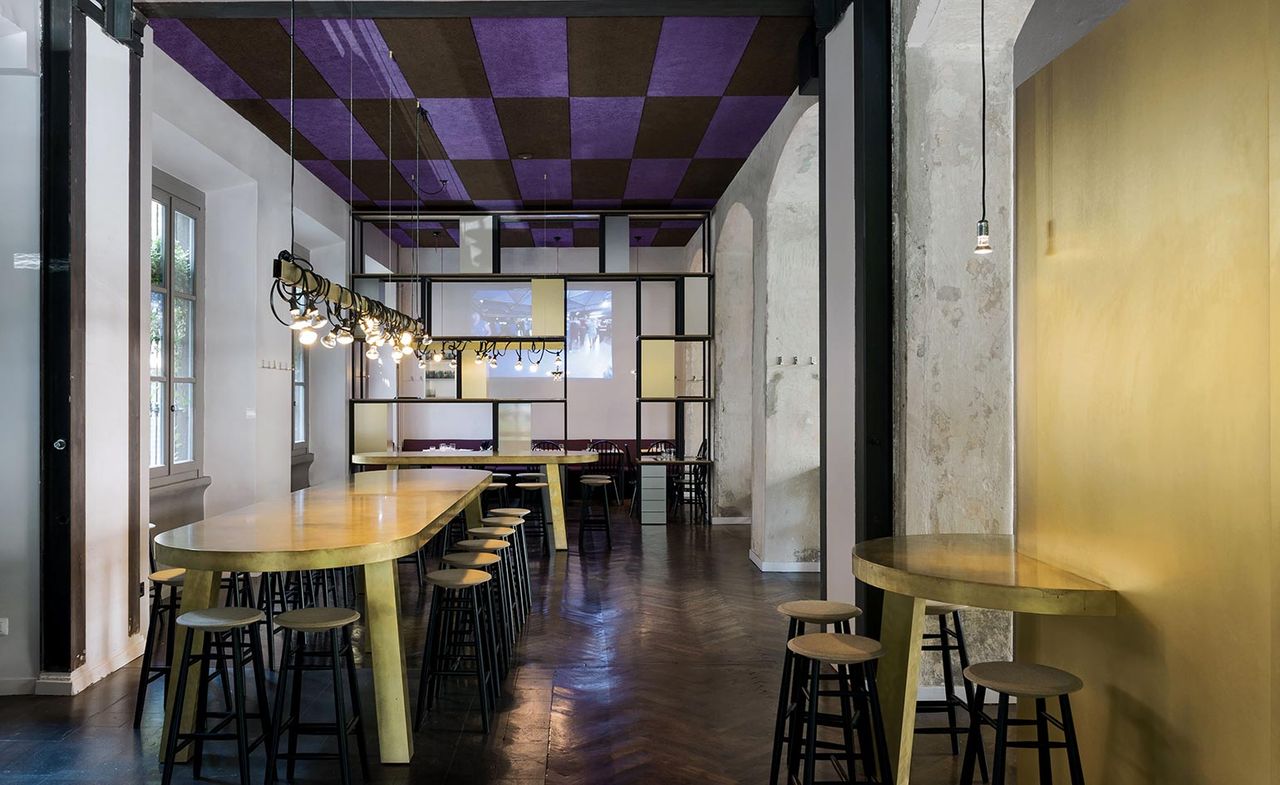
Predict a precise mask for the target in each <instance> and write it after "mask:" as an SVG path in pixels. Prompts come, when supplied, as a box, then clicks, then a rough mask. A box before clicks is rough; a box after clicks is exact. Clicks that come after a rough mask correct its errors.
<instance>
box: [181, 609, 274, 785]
mask: <svg viewBox="0 0 1280 785" xmlns="http://www.w3.org/2000/svg"><path fill="white" fill-rule="evenodd" d="M263 619H264V616H263V613H262V611H260V610H258V609H257V608H244V607H237V606H230V607H223V608H208V609H206V610H201V611H188V612H187V613H184V614H182V615H181V616H179V617H178V619H177V623H178V624H180V625H181V626H183V627H186V628H187V630H188V635H187V636H186V642H185V643H184V644H183V646H182V658H181V659H180V660H179V662H180V663H182V667H181V668H180V669H179V671H178V681H177V684H175V685H174V689H176V690H177V692H176V693H175V694H174V696H173V702H172V714H171V716H172V718H173V721H171V722H170V723H169V732H168V734H167V737H166V739H165V756H164V773H163V775H162V777H161V782H162V785H169V784H170V783H171V782H172V781H173V766H174V763H175V761H176V759H177V757H178V751H179V750H180V749H182V748H184V747H186V746H188V745H191V746H194V747H195V751H194V754H193V756H192V759H191V760H192V763H191V773H192V775H193V776H194V777H195V778H196V779H199V778H200V768H201V762H202V759H203V758H204V744H205V742H208V741H235V743H236V759H237V761H238V762H239V764H240V783H241V785H248V783H249V753H250V752H252V751H253V749H254V748H256V747H257V746H258V745H259V744H262V743H264V742H265V741H266V740H267V736H268V734H269V733H270V732H271V731H270V728H271V721H270V718H269V716H268V713H267V712H268V709H267V683H266V680H265V678H264V675H263V671H264V669H263V664H262V646H261V644H260V643H259V641H258V636H257V635H255V634H253V628H254V626H255V625H257V624H258V623H259V622H261V621H262V620H263ZM201 633H203V635H204V646H203V650H202V651H201V652H200V653H199V654H196V653H194V652H192V645H193V644H192V641H194V640H195V637H196V635H197V634H201ZM246 638H247V639H248V643H249V654H248V656H246V655H245V653H244V645H245V639H246ZM228 648H229V649H230V657H231V662H230V665H231V673H232V677H233V680H234V685H235V689H234V695H233V699H232V701H231V702H230V704H229V705H228V711H225V712H212V711H209V709H208V701H209V679H210V676H209V668H208V667H207V665H208V664H209V663H210V662H213V663H217V664H219V666H220V668H221V666H223V665H225V660H226V657H227V649H228ZM246 663H248V664H251V665H252V666H253V680H254V686H255V688H256V691H257V694H258V711H257V712H253V713H251V712H249V711H247V708H246V706H245V685H244V666H245V664H246ZM193 667H198V668H199V676H198V677H197V678H198V680H199V685H198V688H197V690H196V715H195V727H194V729H193V730H192V731H191V732H189V733H183V732H182V730H181V725H182V722H181V720H180V718H181V717H182V711H183V705H182V704H183V702H184V700H185V698H186V695H185V693H186V690H187V678H188V674H189V673H190V671H191V669H192V668H193ZM250 718H252V719H257V720H259V722H260V724H261V727H262V732H261V733H260V734H259V735H258V736H257V737H256V738H254V739H252V740H250V739H249V722H248V721H249V719H250ZM209 719H215V720H218V722H217V724H215V725H214V726H213V727H212V728H207V727H206V722H207V721H208V720H209ZM233 724H234V725H235V733H224V732H223V729H224V728H226V727H227V726H228V725H233Z"/></svg>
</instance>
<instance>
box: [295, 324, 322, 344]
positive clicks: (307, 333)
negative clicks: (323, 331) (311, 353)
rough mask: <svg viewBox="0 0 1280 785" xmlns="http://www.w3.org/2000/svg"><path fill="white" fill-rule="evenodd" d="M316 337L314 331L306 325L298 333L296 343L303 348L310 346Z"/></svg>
mask: <svg viewBox="0 0 1280 785" xmlns="http://www.w3.org/2000/svg"><path fill="white" fill-rule="evenodd" d="M318 337H319V336H317V335H316V331H315V330H313V329H311V325H307V326H306V327H303V328H302V330H300V331H299V332H298V343H300V344H302V345H303V346H310V345H311V344H313V343H315V342H316V338H318Z"/></svg>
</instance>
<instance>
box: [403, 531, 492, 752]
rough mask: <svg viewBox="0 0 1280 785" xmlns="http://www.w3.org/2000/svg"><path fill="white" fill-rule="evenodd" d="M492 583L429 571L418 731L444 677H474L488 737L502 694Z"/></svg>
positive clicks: (475, 573)
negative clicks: (485, 598)
mask: <svg viewBox="0 0 1280 785" xmlns="http://www.w3.org/2000/svg"><path fill="white" fill-rule="evenodd" d="M464 542H465V540H464ZM492 580H493V576H491V575H490V574H489V573H487V572H482V571H480V570H435V571H433V572H429V573H427V583H428V584H429V585H430V586H432V587H434V596H433V597H432V600H431V615H430V617H429V619H428V621H427V640H426V644H425V647H424V649H423V653H422V676H421V678H420V679H419V681H418V707H417V720H416V722H415V723H414V729H415V730H417V729H420V728H421V727H422V723H423V720H425V719H426V714H427V712H428V711H430V709H431V707H432V705H433V704H434V703H435V698H436V695H437V694H438V693H439V690H440V682H441V680H442V679H444V678H445V677H449V676H471V677H474V678H475V680H476V689H477V691H478V693H479V697H480V716H481V720H482V722H483V724H484V732H485V733H486V734H488V733H489V723H490V719H489V716H490V713H491V712H492V711H493V708H494V704H495V703H496V701H497V690H498V682H497V679H495V678H494V672H493V669H492V667H490V663H492V662H493V661H494V656H493V655H494V652H495V651H496V649H497V646H496V645H495V636H494V634H493V627H492V621H493V620H492V617H491V616H489V614H487V613H486V612H485V610H484V603H483V602H482V601H481V599H482V598H481V595H480V587H481V586H484V585H485V584H488V583H489V582H491V581H492ZM468 665H469V666H470V667H467V666H468Z"/></svg>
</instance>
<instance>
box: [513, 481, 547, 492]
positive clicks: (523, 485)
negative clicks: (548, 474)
mask: <svg viewBox="0 0 1280 785" xmlns="http://www.w3.org/2000/svg"><path fill="white" fill-rule="evenodd" d="M516 487H517V488H520V489H522V490H526V491H535V490H538V489H539V488H546V487H548V486H547V484H546V483H545V482H518V483H516Z"/></svg>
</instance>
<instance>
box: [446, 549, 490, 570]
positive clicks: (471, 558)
mask: <svg viewBox="0 0 1280 785" xmlns="http://www.w3.org/2000/svg"><path fill="white" fill-rule="evenodd" d="M441 561H443V562H444V563H445V564H447V565H449V566H450V567H463V568H466V569H473V570H474V569H478V568H481V567H492V566H493V565H495V564H497V563H498V562H500V561H502V559H501V558H500V557H498V556H497V555H496V554H492V553H486V552H484V551H467V552H465V553H447V554H445V555H444V556H443V557H442V558H441Z"/></svg>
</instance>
